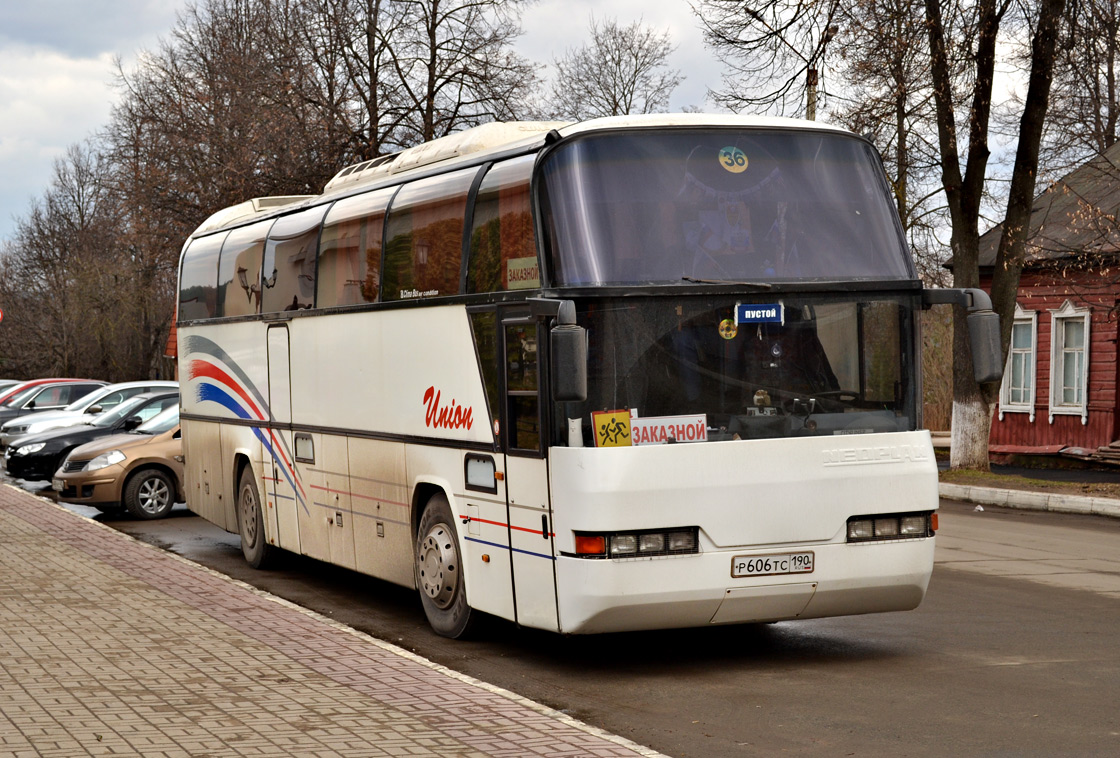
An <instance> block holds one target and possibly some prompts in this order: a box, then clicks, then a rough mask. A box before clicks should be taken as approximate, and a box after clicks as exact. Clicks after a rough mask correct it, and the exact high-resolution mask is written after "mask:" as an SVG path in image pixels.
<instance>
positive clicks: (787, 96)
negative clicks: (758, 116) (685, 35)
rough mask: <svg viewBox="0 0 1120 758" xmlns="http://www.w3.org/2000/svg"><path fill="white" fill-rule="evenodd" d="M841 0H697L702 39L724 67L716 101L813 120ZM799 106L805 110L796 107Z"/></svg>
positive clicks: (726, 105)
mask: <svg viewBox="0 0 1120 758" xmlns="http://www.w3.org/2000/svg"><path fill="white" fill-rule="evenodd" d="M842 7H843V4H842V2H841V0H698V2H697V3H696V4H695V5H693V6H692V9H693V12H694V13H696V15H697V16H698V17H699V18H700V22H701V26H702V28H703V32H704V40H705V42H707V44H708V46H709V47H710V48H711V49H712V50H713V51H715V54H716V56H717V57H718V58H719V59H720V60H721V61H722V62H723V63H724V65H725V67H726V68H727V73H725V74H724V75H723V85H724V86H723V89H721V90H719V91H715V92H712V93H711V95H712V97H713V98H714V99H715V101H716V102H717V103H719V104H720V105H722V106H724V107H727V108H730V109H731V110H733V111H740V110H743V109H745V108H763V109H768V110H774V111H776V112H777V113H779V114H783V115H790V114H791V113H792V111H794V110H796V111H799V112H800V113H801V114H802V115H805V117H806V118H810V119H813V118H815V117H816V110H817V91H818V82H819V77H820V70H821V67H822V66H823V65H824V63H825V61H826V53H827V52H828V44H829V42H831V41H832V38H833V37H834V36H835V35H836V33H837V31H838V30H839V27H838V22H839V16H840V11H841V8H842ZM802 103H804V110H802V109H801V104H802Z"/></svg>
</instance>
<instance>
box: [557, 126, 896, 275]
mask: <svg viewBox="0 0 1120 758" xmlns="http://www.w3.org/2000/svg"><path fill="white" fill-rule="evenodd" d="M541 177H542V181H541V205H542V211H543V219H544V225H543V226H544V229H545V232H546V237H547V241H546V250H547V253H546V255H547V258H548V263H549V266H550V270H551V274H552V277H553V283H554V284H556V285H558V286H582V285H634V284H667V283H686V284H687V283H689V282H709V281H719V282H731V281H738V282H756V281H761V282H781V281H861V280H862V281H886V280H899V279H910V280H913V279H916V278H917V277H916V274H915V271H914V268H913V264H912V263H911V261H910V256H909V253H908V252H907V249H906V245H905V242H904V239H903V236H902V232H901V229H900V227H899V224H898V221H897V213H896V211H895V209H894V207H893V206H892V204H891V197H890V192H889V188H888V187H887V184H886V181H885V179H884V177H883V171H882V168H881V164H880V162H879V159H878V157H877V156H876V155H875V152H874V150H873V149H872V148H871V146H870V145H868V144H866V143H865V142H863V141H862V140H859V139H857V138H854V137H851V136H847V135H843V134H835V133H830V132H824V131H810V130H796V131H792V130H785V131H776V130H766V129H736V130H729V129H705V130H698V129H674V130H665V131H663V132H650V131H630V132H617V133H606V134H602V133H601V134H590V135H588V136H585V137H581V138H577V139H574V140H572V141H571V142H568V143H566V144H564V145H561V146H560V147H558V148H557V149H556V150H555V151H554V152H553V153H551V154H550V155H549V156H548V158H547V159H546V160H545V162H544V164H543V168H542V174H541Z"/></svg>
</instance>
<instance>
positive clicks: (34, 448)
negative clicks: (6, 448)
mask: <svg viewBox="0 0 1120 758" xmlns="http://www.w3.org/2000/svg"><path fill="white" fill-rule="evenodd" d="M46 446H47V443H46V442H36V443H35V444H33V445H24V446H23V447H17V448H16V449H15V450H13V451H12V455H30V454H31V453H37V452H39V451H40V450H42V449H43V448H45V447H46Z"/></svg>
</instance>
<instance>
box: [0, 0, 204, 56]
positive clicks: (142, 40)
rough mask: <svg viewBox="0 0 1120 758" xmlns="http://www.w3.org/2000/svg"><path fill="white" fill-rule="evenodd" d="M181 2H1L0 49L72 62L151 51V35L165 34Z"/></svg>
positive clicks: (74, 0)
mask: <svg viewBox="0 0 1120 758" xmlns="http://www.w3.org/2000/svg"><path fill="white" fill-rule="evenodd" d="M184 4H185V3H184V0H117V1H116V2H112V3H91V2H89V0H34V1H33V2H14V1H13V2H5V3H4V7H3V10H0V48H6V47H8V46H9V45H10V44H17V45H29V46H32V47H42V48H46V49H48V50H53V51H55V52H58V53H61V54H63V55H65V56H67V57H71V58H75V59H88V58H94V57H97V56H98V55H100V54H102V53H105V52H117V53H121V54H123V55H126V56H131V55H132V54H134V53H135V52H136V50H137V48H139V47H144V46H148V45H151V44H152V43H153V41H154V38H153V30H154V31H155V32H156V33H157V34H163V33H166V32H168V31H170V30H171V27H172V25H173V23H174V21H175V12H176V10H177V9H179V8H181V7H183V5H184Z"/></svg>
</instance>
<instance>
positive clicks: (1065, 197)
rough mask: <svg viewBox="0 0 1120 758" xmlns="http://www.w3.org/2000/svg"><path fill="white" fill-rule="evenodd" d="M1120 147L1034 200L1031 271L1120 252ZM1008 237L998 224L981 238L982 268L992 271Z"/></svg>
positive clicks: (1028, 254)
mask: <svg viewBox="0 0 1120 758" xmlns="http://www.w3.org/2000/svg"><path fill="white" fill-rule="evenodd" d="M1118 217H1120V142H1117V143H1116V144H1114V145H1113V146H1112V147H1110V148H1108V149H1107V150H1105V151H1104V152H1103V153H1099V154H1098V155H1096V156H1094V157H1093V158H1091V159H1090V160H1088V161H1087V162H1085V163H1083V164H1082V165H1080V166H1078V167H1077V168H1075V169H1074V170H1073V171H1071V172H1070V173H1068V174H1066V175H1065V176H1063V177H1062V178H1061V179H1059V180H1057V181H1056V182H1054V183H1053V184H1051V185H1050V186H1049V187H1047V188H1046V189H1045V190H1044V191H1043V192H1042V193H1041V194H1039V195H1038V196H1037V197H1035V199H1034V206H1033V208H1032V210H1031V221H1030V234H1029V236H1028V237H1027V244H1026V250H1025V251H1024V256H1025V257H1024V260H1025V263H1026V265H1027V266H1029V265H1031V264H1032V263H1034V264H1038V263H1042V262H1045V261H1054V260H1058V259H1061V258H1067V257H1070V256H1072V255H1076V254H1078V253H1086V252H1088V253H1094V254H1099V253H1116V252H1120V223H1117V218H1118ZM1002 236H1003V224H997V225H996V226H994V227H992V228H991V229H989V230H988V231H987V232H985V233H984V234H983V235H982V236H981V237H980V266H981V268H983V267H991V266H994V265H995V262H996V251H997V250H998V249H999V241H1000V238H1001V237H1002Z"/></svg>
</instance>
